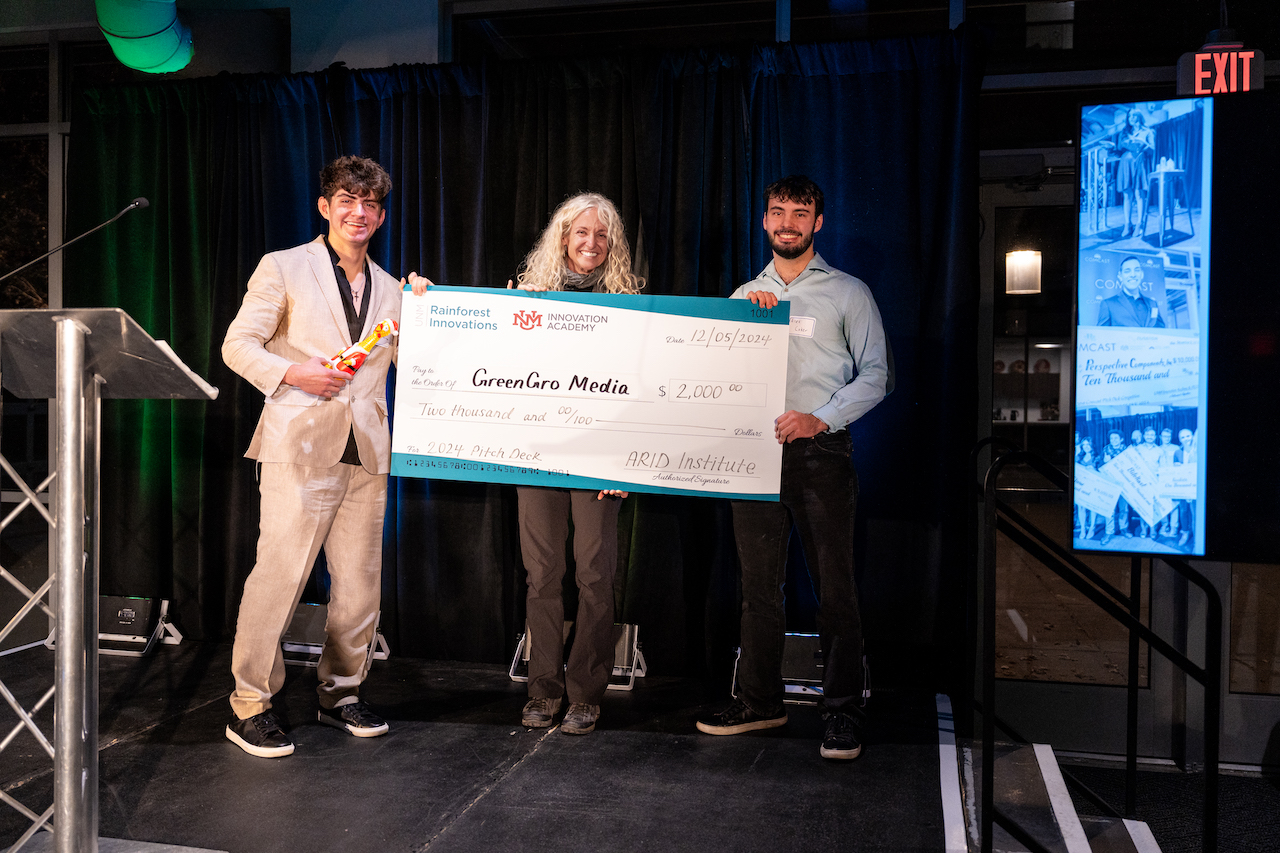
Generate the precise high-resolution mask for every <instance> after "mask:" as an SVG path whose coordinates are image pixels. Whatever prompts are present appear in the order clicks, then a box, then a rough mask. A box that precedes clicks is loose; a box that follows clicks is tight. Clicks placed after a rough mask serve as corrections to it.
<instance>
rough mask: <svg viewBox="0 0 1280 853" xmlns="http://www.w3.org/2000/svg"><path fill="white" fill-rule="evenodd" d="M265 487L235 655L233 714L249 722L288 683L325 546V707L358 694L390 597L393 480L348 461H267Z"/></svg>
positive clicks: (322, 668) (322, 692)
mask: <svg viewBox="0 0 1280 853" xmlns="http://www.w3.org/2000/svg"><path fill="white" fill-rule="evenodd" d="M260 491H261V494H262V509H261V514H262V521H261V527H260V531H259V534H258V561H257V563H256V564H255V565H254V567H253V571H252V572H251V573H250V574H249V578H248V580H246V581H245V585H244V596H243V598H242V599H241V600H240V616H239V620H238V621H237V624H236V640H235V645H234V647H233V648H232V652H231V674H232V675H233V676H234V677H235V681H236V689H235V692H234V693H232V694H231V710H232V711H233V712H234V713H235V715H236V716H237V717H239V718H240V719H242V720H243V719H246V718H248V717H252V716H254V715H255V714H260V713H262V712H263V711H266V710H267V709H268V708H270V707H271V697H272V696H273V695H275V693H276V692H277V691H279V690H280V688H281V686H283V684H284V656H283V654H282V653H281V650H280V638H281V636H283V634H284V632H285V630H286V629H287V628H288V627H289V621H290V620H291V619H292V618H293V612H294V610H295V609H296V608H297V606H298V601H299V599H300V598H301V597H302V590H303V588H304V587H305V586H306V582H307V577H308V576H309V575H310V574H311V567H312V565H313V564H314V563H315V560H316V555H317V554H318V553H319V552H320V548H321V546H324V552H325V558H326V560H327V561H328V564H329V577H330V580H331V585H330V589H329V619H328V622H327V624H326V625H325V631H326V635H327V636H326V637H325V643H324V649H323V651H322V652H321V655H320V664H319V669H318V671H317V673H318V676H319V679H320V686H319V687H318V688H317V691H318V692H319V694H320V705H321V706H322V707H324V708H332V707H333V706H334V705H336V704H338V702H339V701H340V700H342V699H344V698H346V697H348V696H356V695H357V694H358V692H359V690H360V683H361V682H362V681H364V677H365V675H366V674H368V663H367V660H368V655H367V650H368V647H369V643H370V642H372V641H373V632H374V629H375V627H376V625H377V619H378V608H379V604H380V599H381V593H382V520H383V516H384V515H385V513H386V507H387V475H386V474H370V473H369V472H368V471H366V470H365V469H364V468H362V467H360V466H359V465H344V464H342V463H339V464H337V465H334V466H333V467H331V468H309V467H307V466H305V465H290V464H287V463H282V462H266V463H263V464H262V480H261V485H260Z"/></svg>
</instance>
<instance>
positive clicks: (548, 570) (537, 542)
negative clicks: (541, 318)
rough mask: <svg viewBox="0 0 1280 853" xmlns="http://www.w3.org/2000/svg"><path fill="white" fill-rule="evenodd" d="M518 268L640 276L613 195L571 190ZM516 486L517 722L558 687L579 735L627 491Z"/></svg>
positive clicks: (588, 707) (594, 692)
mask: <svg viewBox="0 0 1280 853" xmlns="http://www.w3.org/2000/svg"><path fill="white" fill-rule="evenodd" d="M522 268H523V269H522V272H521V273H520V274H519V276H517V281H518V282H519V287H520V289H522V290H537V291H542V290H565V291H577V292H580V293H581V292H593V293H637V292H639V290H640V289H641V288H642V287H644V279H642V278H638V277H637V276H635V275H634V274H632V272H631V250H630V249H629V248H628V247H627V240H626V237H625V236H624V235H623V231H622V217H621V216H619V215H618V210H617V208H615V207H614V206H613V202H611V201H609V199H607V198H605V197H604V196H602V195H598V194H596V193H580V194H578V195H575V196H574V197H573V198H571V199H569V200H568V201H566V202H564V203H563V204H561V205H560V206H559V207H557V208H556V210H555V213H553V214H552V215H551V222H550V223H548V225H547V228H546V230H545V231H543V232H542V236H541V237H539V238H538V242H537V243H536V244H534V247H533V249H532V250H531V251H530V252H529V254H528V256H526V257H525V259H524V263H523V264H522ZM510 286H511V283H510V282H508V287H510ZM516 492H517V494H518V495H519V500H520V506H519V514H520V551H521V554H522V555H523V558H524V565H525V570H526V571H527V572H528V574H529V593H528V596H527V598H526V599H525V602H526V604H525V611H526V617H525V618H526V624H527V625H528V635H527V636H526V638H525V641H526V642H527V643H528V644H529V646H528V648H529V701H528V703H527V704H526V705H525V706H524V710H523V712H522V713H521V715H520V721H521V722H522V723H523V724H524V725H526V726H529V727H532V728H545V727H547V726H550V725H551V724H552V723H553V722H554V721H555V717H556V714H557V713H559V711H560V707H561V705H562V704H563V702H564V698H565V695H566V694H567V695H568V697H569V710H568V711H567V712H565V715H564V719H563V720H562V721H561V723H560V730H561V731H562V732H564V733H565V734H575V735H581V734H587V733H588V732H591V731H593V730H594V729H595V727H596V719H597V718H598V717H599V716H600V700H601V699H603V698H604V691H605V690H606V689H607V688H608V686H609V676H610V675H611V674H612V673H613V647H614V639H613V576H614V572H615V571H616V570H617V566H618V509H619V505H620V504H621V498H625V497H626V496H627V493H626V492H622V491H617V490H614V489H608V490H605V491H601V492H596V491H587V490H583V489H553V488H539V487H534V486H520V487H519V488H517V489H516ZM570 519H572V521H573V559H574V569H575V575H576V580H577V585H578V616H577V618H576V619H575V620H574V640H573V648H572V650H571V651H570V653H569V665H568V668H567V670H566V668H565V665H564V639H563V638H564V601H563V598H562V593H563V581H564V574H565V571H566V570H567V567H566V563H565V543H566V542H567V541H568V539H569V522H570Z"/></svg>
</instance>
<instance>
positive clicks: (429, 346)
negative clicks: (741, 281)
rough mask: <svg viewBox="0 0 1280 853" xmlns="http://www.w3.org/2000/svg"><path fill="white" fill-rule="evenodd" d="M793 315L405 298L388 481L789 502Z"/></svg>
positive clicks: (494, 297)
mask: <svg viewBox="0 0 1280 853" xmlns="http://www.w3.org/2000/svg"><path fill="white" fill-rule="evenodd" d="M789 312H790V306H789V305H788V303H786V302H783V303H781V304H780V305H778V306H777V307H776V308H773V309H764V308H759V307H757V306H756V305H753V304H752V303H751V302H748V301H747V300H745V299H705V298H696V297H679V296H628V295H616V294H595V293H562V292H547V293H529V292H525V291H520V290H490V289H487V288H484V289H482V288H470V287H432V288H431V289H430V290H428V291H427V293H426V294H424V295H423V296H420V297H419V296H414V295H413V294H412V292H410V291H408V290H406V291H405V294H404V303H403V307H402V309H401V313H400V355H399V366H398V368H397V373H396V375H397V379H396V411H395V430H394V433H393V435H392V440H391V473H392V474H395V475H397V476H401V477H432V478H440V479H446V480H475V481H481V482H489V483H517V484H521V485H536V486H558V487H561V488H578V489H624V490H629V491H639V492H658V493H664V494H686V495H688V494H692V495H717V496H727V497H735V498H754V499H759V500H777V498H778V490H779V484H780V479H781V468H782V449H781V446H780V445H779V444H778V442H777V439H775V438H774V435H773V421H774V418H776V417H777V416H778V415H780V414H782V413H783V411H784V410H785V409H784V405H783V403H784V395H785V392H786V378H787V337H788V316H789Z"/></svg>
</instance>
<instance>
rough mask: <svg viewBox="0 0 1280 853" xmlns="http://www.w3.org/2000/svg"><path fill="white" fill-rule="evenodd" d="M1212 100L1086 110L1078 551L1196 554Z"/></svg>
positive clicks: (1079, 332) (1076, 496)
mask: <svg viewBox="0 0 1280 853" xmlns="http://www.w3.org/2000/svg"><path fill="white" fill-rule="evenodd" d="M1212 109H1213V108H1212V101H1211V100H1210V99H1207V98H1199V99H1180V100H1172V101H1154V102H1152V101H1144V102H1140V103H1128V104H1105V105H1097V106H1086V107H1084V108H1083V109H1082V111H1081V133H1080V141H1081V145H1080V236H1079V273H1078V274H1079V293H1078V302H1077V304H1078V314H1077V320H1076V322H1077V329H1076V353H1077V358H1076V376H1075V407H1074V408H1075V451H1074V452H1075V464H1074V466H1073V467H1074V480H1075V485H1074V502H1075V507H1074V513H1073V515H1072V524H1073V532H1072V540H1073V544H1074V547H1076V548H1078V549H1081V550H1105V551H1123V552H1136V553H1157V554H1158V553H1169V554H1190V555H1195V554H1203V553H1204V545H1203V537H1202V536H1201V535H1200V530H1201V527H1202V524H1203V518H1204V500H1203V497H1204V495H1203V482H1204V471H1203V459H1204V455H1203V452H1202V451H1203V448H1204V439H1205V430H1204V421H1205V418H1204V404H1203V401H1204V394H1205V390H1204V384H1203V383H1204V379H1205V377H1204V371H1203V369H1202V365H1203V364H1204V356H1205V349H1206V345H1207V335H1206V328H1207V326H1206V321H1207V313H1206V312H1207V310H1208V295H1209V280H1208V269H1209V268H1208V249H1209V243H1208V232H1209V224H1210V210H1209V208H1210V186H1209V175H1210V171H1211V170H1210V166H1211V164H1210V160H1211V151H1212V149H1211V139H1212V137H1211V131H1212Z"/></svg>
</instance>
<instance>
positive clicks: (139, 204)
mask: <svg viewBox="0 0 1280 853" xmlns="http://www.w3.org/2000/svg"><path fill="white" fill-rule="evenodd" d="M150 206H151V202H149V201H147V200H146V199H145V198H143V197H142V196H138V197H137V198H135V199H134V200H133V201H131V202H129V203H128V204H127V205H125V206H124V208H123V209H122V210H121V211H120V212H119V213H117V214H116V215H115V216H113V217H111V218H110V219H108V220H107V221H106V222H104V223H102V224H101V225H95V226H94V227H93V228H90V229H89V230H88V231H86V232H84V233H83V234H81V235H80V236H79V237H72V238H71V239H70V240H68V241H66V242H65V243H63V244H62V245H61V246H57V247H55V248H53V249H50V250H49V251H47V252H45V253H44V254H43V255H41V256H40V257H38V258H36V259H35V260H33V261H27V262H26V263H25V264H23V265H22V266H20V267H18V268H17V269H16V270H11V271H10V272H7V273H5V274H4V275H0V281H4V280H5V279H6V278H8V277H9V276H12V275H17V274H18V273H20V272H22V271H23V270H25V269H26V268H27V267H29V266H31V265H32V264H38V263H40V262H41V261H43V260H44V259H45V258H47V257H49V256H50V255H54V254H57V253H58V252H61V251H62V250H63V249H65V248H67V247H68V246H70V245H71V244H72V243H75V242H76V241H78V240H83V239H84V238H85V237H88V236H89V235H90V234H92V233H93V232H95V231H100V230H101V229H103V228H106V227H107V226H108V225H110V224H111V223H112V222H115V221H116V220H117V219H119V218H120V217H121V216H124V215H125V214H126V213H128V212H129V211H131V210H135V209H137V208H143V207H150Z"/></svg>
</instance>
